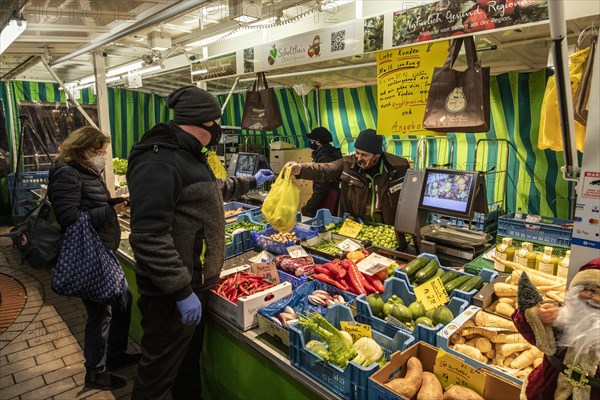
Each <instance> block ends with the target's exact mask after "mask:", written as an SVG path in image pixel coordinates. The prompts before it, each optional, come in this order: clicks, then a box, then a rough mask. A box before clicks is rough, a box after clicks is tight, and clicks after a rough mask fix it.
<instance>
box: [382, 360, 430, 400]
mask: <svg viewBox="0 0 600 400" xmlns="http://www.w3.org/2000/svg"><path fill="white" fill-rule="evenodd" d="M422 383H423V364H421V361H419V359H418V358H416V357H411V358H409V359H408V361H407V362H406V375H405V376H404V378H395V379H392V380H391V381H389V382H387V383H385V384H384V385H385V386H386V387H387V388H389V389H390V390H391V391H392V392H394V393H397V394H399V395H400V396H403V397H405V398H407V399H412V398H413V397H414V396H415V395H416V394H417V392H418V391H419V389H420V388H421V384H422Z"/></svg>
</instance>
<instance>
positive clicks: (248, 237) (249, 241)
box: [226, 214, 267, 251]
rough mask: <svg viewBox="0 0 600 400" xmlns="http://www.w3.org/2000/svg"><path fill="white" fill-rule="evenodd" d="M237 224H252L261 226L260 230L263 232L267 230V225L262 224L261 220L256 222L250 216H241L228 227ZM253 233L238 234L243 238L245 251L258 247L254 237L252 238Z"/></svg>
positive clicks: (247, 231) (246, 231)
mask: <svg viewBox="0 0 600 400" xmlns="http://www.w3.org/2000/svg"><path fill="white" fill-rule="evenodd" d="M236 222H249V223H251V224H255V225H260V226H261V228H260V229H259V230H261V231H262V230H264V229H266V228H267V225H266V224H263V223H262V222H260V220H256V219H255V218H254V217H253V216H252V215H250V214H239V215H238V216H237V218H236V220H235V221H234V222H230V223H229V224H226V226H228V225H231V224H233V223H236ZM252 232H253V231H251V230H245V231H243V232H239V233H238V234H239V235H241V238H242V247H243V251H248V250H252V249H253V248H254V247H256V243H255V242H254V236H252Z"/></svg>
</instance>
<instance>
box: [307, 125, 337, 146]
mask: <svg viewBox="0 0 600 400" xmlns="http://www.w3.org/2000/svg"><path fill="white" fill-rule="evenodd" d="M308 138H309V139H311V140H318V141H319V142H321V143H322V144H325V143H331V142H333V136H331V132H329V130H328V129H327V128H323V127H322V126H320V127H318V128H315V129H313V130H312V131H311V132H310V133H309V134H308Z"/></svg>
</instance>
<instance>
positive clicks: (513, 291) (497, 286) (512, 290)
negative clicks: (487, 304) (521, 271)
mask: <svg viewBox="0 0 600 400" xmlns="http://www.w3.org/2000/svg"><path fill="white" fill-rule="evenodd" d="M518 289H519V288H518V286H517V285H511V284H510V283H502V282H496V283H494V293H496V296H498V297H516V296H517V292H518Z"/></svg>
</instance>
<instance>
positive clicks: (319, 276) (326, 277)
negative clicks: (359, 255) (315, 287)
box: [313, 274, 348, 290]
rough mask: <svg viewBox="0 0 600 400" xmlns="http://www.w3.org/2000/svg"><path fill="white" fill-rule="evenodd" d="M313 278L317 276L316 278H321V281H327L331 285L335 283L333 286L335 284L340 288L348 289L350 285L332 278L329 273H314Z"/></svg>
mask: <svg viewBox="0 0 600 400" xmlns="http://www.w3.org/2000/svg"><path fill="white" fill-rule="evenodd" d="M313 278H315V279H317V280H319V281H321V282H324V283H327V284H329V285H333V286H335V287H336V288H338V289H341V290H348V287H347V286H345V285H344V284H342V282H339V281H336V280H333V279H331V277H330V276H329V275H325V274H315V275H313Z"/></svg>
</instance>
